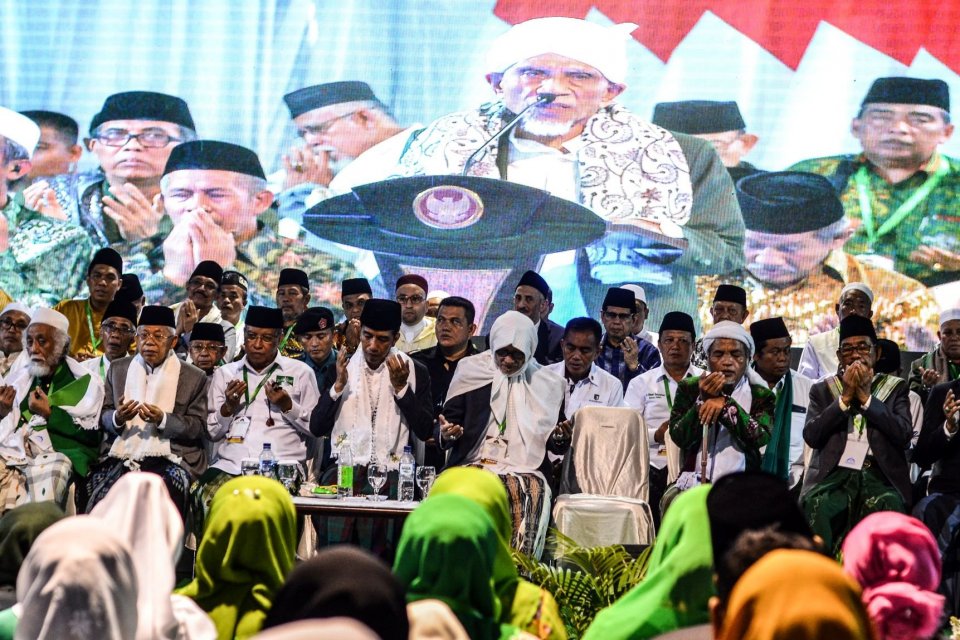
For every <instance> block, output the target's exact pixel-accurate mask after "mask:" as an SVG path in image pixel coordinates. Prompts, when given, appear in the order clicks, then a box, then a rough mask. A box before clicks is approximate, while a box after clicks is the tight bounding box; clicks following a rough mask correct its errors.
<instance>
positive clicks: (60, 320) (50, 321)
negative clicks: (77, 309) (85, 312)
mask: <svg viewBox="0 0 960 640" xmlns="http://www.w3.org/2000/svg"><path fill="white" fill-rule="evenodd" d="M35 324H46V325H50V326H51V327H53V328H54V329H59V330H60V331H63V332H64V333H67V334H69V333H70V321H69V320H67V316H65V315H63V314H62V313H60V312H59V311H54V310H53V309H48V308H47V307H37V309H36V310H34V312H33V315H32V316H30V326H31V327H32V326H33V325H35Z"/></svg>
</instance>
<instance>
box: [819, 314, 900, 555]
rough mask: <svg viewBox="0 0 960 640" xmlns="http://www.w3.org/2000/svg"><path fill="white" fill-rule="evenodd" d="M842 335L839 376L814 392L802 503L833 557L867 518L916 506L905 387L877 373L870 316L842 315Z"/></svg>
mask: <svg viewBox="0 0 960 640" xmlns="http://www.w3.org/2000/svg"><path fill="white" fill-rule="evenodd" d="M839 337H840V345H839V347H838V349H837V358H838V359H839V362H840V364H839V369H838V370H837V373H836V375H831V376H829V377H827V378H825V379H823V380H820V381H818V382H815V383H814V384H813V386H812V387H811V389H810V405H809V407H808V409H807V419H806V424H805V426H804V428H803V439H804V440H805V441H806V443H807V444H808V445H809V446H810V448H811V449H813V455H812V457H811V459H810V467H809V470H808V472H807V474H806V477H804V480H803V489H802V491H801V503H800V504H801V506H802V507H803V511H804V513H805V514H806V516H807V519H808V520H809V521H810V527H811V528H812V529H813V532H814V533H816V534H817V535H819V536H820V537H821V538H823V541H824V548H825V549H826V550H827V552H828V553H829V554H831V555H833V554H836V553H838V552H839V551H840V547H841V545H842V543H843V538H844V536H845V535H846V534H847V533H848V532H849V531H850V529H851V528H853V527H854V526H855V525H856V524H857V523H858V522H860V520H862V519H863V518H864V517H866V516H867V515H869V514H871V513H874V512H876V511H899V512H901V513H903V512H906V510H907V508H908V507H909V506H910V500H911V487H910V473H909V467H908V465H907V457H906V450H907V448H908V447H909V446H910V439H911V438H912V436H913V428H912V425H911V419H910V401H909V399H908V397H907V382H906V380H903V379H901V378H896V377H894V376H890V375H887V374H883V373H876V372H875V371H874V365H875V364H876V362H877V359H878V358H879V356H880V353H879V352H878V348H877V346H876V343H877V334H876V330H875V329H874V326H873V323H872V322H871V321H870V319H869V318H866V317H864V316H862V315H855V314H851V315H848V316H846V317H844V318H843V319H842V320H841V321H840V335H839Z"/></svg>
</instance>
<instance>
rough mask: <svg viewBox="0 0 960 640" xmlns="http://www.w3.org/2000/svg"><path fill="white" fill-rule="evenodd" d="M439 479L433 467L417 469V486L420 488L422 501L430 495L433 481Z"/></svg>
mask: <svg viewBox="0 0 960 640" xmlns="http://www.w3.org/2000/svg"><path fill="white" fill-rule="evenodd" d="M436 479H437V470H436V469H435V468H433V467H425V466H419V467H417V486H419V487H420V499H421V500H424V499H425V498H426V497H427V496H428V495H429V494H430V488H431V487H433V481H434V480H436Z"/></svg>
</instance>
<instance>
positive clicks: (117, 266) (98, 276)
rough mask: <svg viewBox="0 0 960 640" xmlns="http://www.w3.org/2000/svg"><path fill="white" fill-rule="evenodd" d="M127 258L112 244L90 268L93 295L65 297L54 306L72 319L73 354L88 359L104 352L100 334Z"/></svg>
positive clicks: (91, 262) (90, 286)
mask: <svg viewBox="0 0 960 640" xmlns="http://www.w3.org/2000/svg"><path fill="white" fill-rule="evenodd" d="M122 273H123V258H121V257H120V254H119V253H117V252H116V251H115V250H113V249H111V248H110V247H105V248H103V249H100V250H99V251H97V252H96V253H95V254H94V255H93V259H92V260H90V264H89V266H88V267H87V288H88V290H89V292H90V293H89V295H88V296H87V297H86V298H83V299H75V300H63V301H61V302H60V303H58V304H57V306H55V307H54V310H56V311H59V312H60V313H62V314H63V315H65V316H66V317H67V320H69V322H70V355H71V356H72V357H74V358H76V359H77V360H87V359H89V358H93V357H95V356H98V355H100V354H102V353H103V343H102V341H101V340H100V336H99V334H98V331H99V328H100V323H101V322H103V312H104V311H106V310H107V305H109V304H110V303H111V302H112V301H113V297H114V296H115V295H116V294H117V291H118V290H119V289H120V282H121V280H120V275H121V274H122Z"/></svg>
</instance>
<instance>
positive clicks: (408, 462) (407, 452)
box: [399, 446, 417, 502]
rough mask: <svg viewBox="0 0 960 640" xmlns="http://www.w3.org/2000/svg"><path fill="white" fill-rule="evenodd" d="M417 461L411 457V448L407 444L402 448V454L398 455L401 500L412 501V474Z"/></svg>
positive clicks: (414, 471)
mask: <svg viewBox="0 0 960 640" xmlns="http://www.w3.org/2000/svg"><path fill="white" fill-rule="evenodd" d="M416 467H417V461H416V460H414V458H413V449H412V448H410V447H409V446H407V447H404V448H403V455H402V456H400V492H399V497H400V501H401V502H411V501H413V487H414V482H415V480H414V474H415V473H416Z"/></svg>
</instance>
